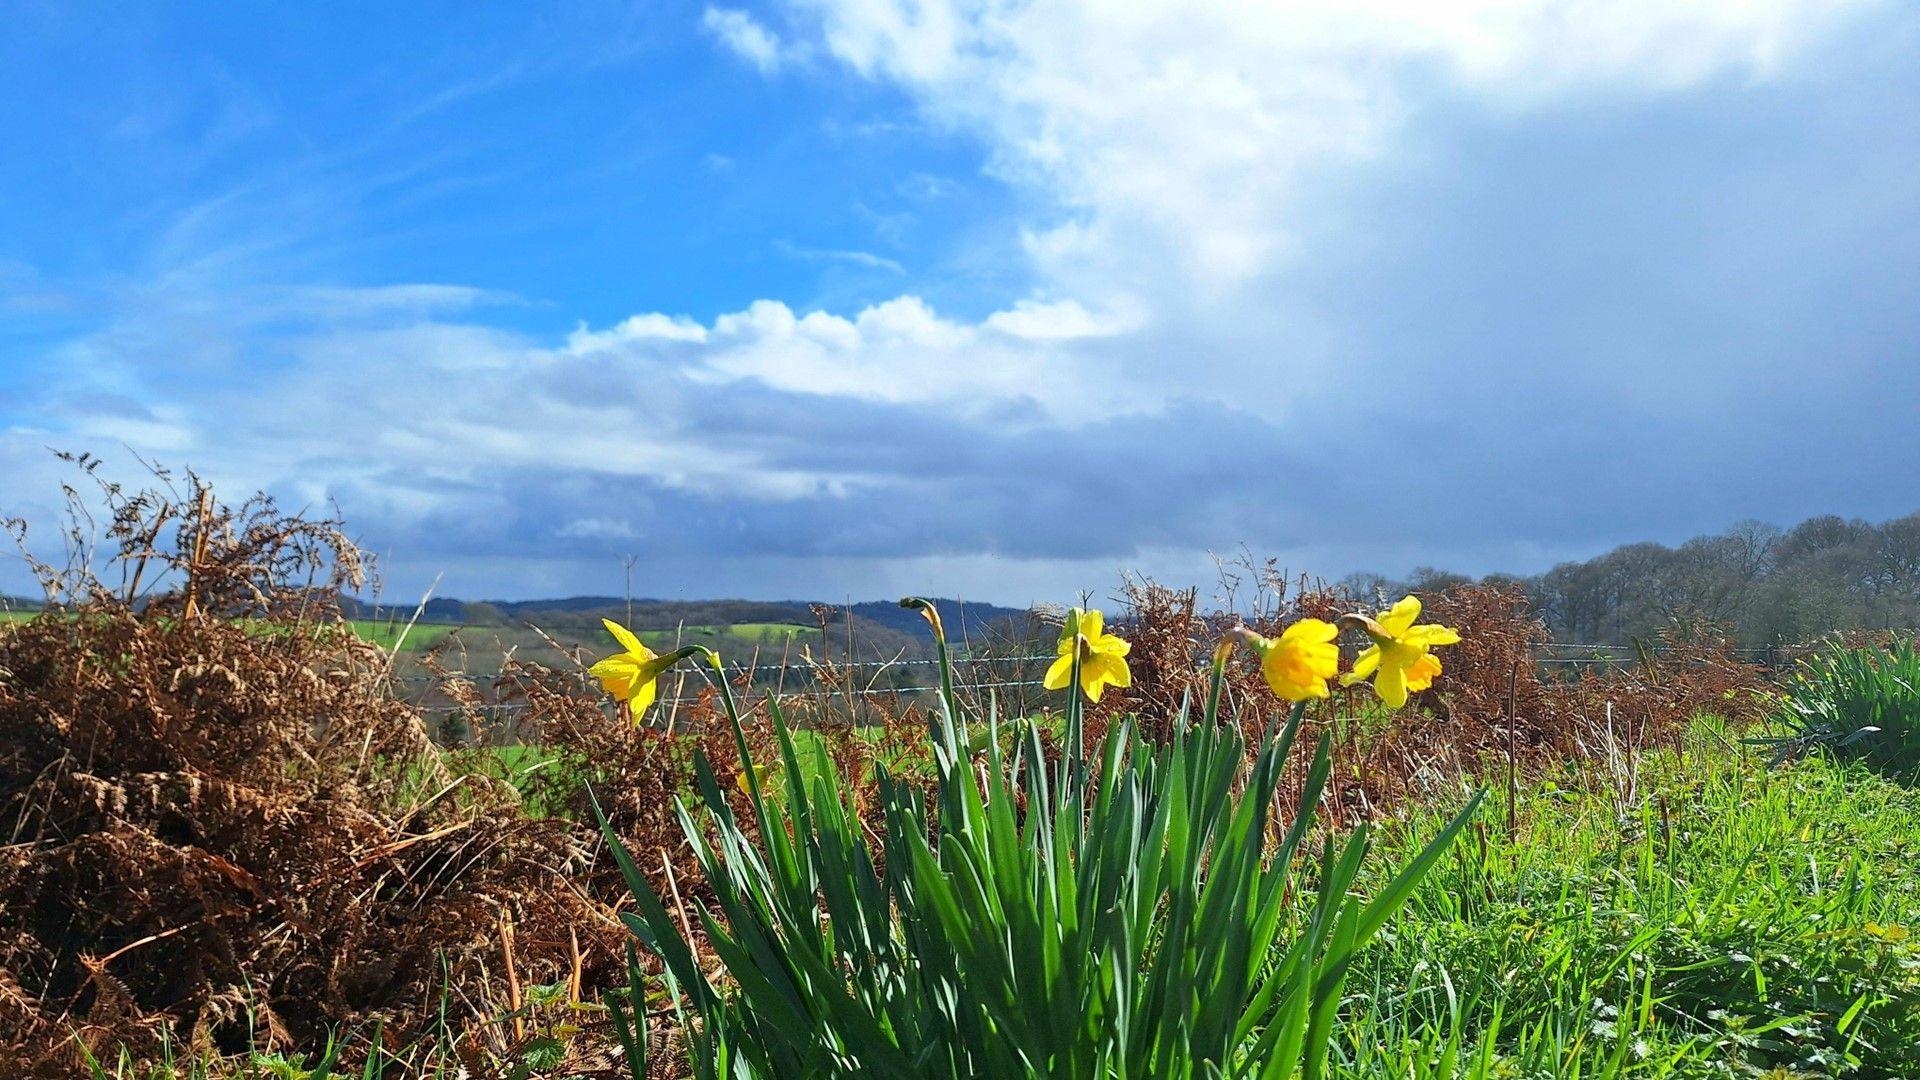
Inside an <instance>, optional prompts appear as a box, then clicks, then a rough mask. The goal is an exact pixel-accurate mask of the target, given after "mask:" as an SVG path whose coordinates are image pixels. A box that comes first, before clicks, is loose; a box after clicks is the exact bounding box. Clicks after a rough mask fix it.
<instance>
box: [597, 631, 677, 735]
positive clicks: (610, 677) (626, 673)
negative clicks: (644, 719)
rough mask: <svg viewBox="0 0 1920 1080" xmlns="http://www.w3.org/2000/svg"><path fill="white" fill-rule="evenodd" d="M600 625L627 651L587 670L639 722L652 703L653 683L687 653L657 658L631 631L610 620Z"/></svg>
mask: <svg viewBox="0 0 1920 1080" xmlns="http://www.w3.org/2000/svg"><path fill="white" fill-rule="evenodd" d="M600 622H601V624H602V625H604V626H605V627H606V628H607V633H609V634H612V635H613V639H614V640H615V641H617V642H619V643H620V647H621V648H622V649H625V650H626V651H625V652H620V653H615V654H614V655H612V656H609V657H607V658H606V659H605V660H602V661H600V662H599V663H597V664H595V665H593V666H592V667H590V668H588V669H587V671H588V673H590V674H591V675H592V676H593V677H594V678H596V679H599V680H600V685H601V686H602V687H603V688H605V689H606V691H607V693H609V694H612V695H613V696H614V697H617V698H619V699H620V700H622V701H624V702H626V703H627V708H628V709H629V710H631V711H632V713H633V718H634V719H635V720H638V719H640V714H641V713H644V712H646V711H647V706H649V705H651V704H653V698H654V694H655V693H656V690H657V687H656V680H658V679H659V678H660V673H661V672H663V671H665V670H667V668H669V667H672V666H673V664H674V663H675V662H676V661H678V660H680V659H681V658H682V657H683V656H684V655H685V654H686V652H687V651H688V650H685V649H682V650H680V652H676V653H668V654H667V655H666V656H660V655H657V654H656V653H655V652H654V651H653V650H652V649H649V648H647V646H646V644H645V643H644V642H642V641H641V640H640V639H639V638H637V637H635V636H634V634H633V631H631V630H629V629H627V628H626V627H624V626H621V625H620V624H619V623H617V622H614V621H613V620H612V619H601V620H600Z"/></svg>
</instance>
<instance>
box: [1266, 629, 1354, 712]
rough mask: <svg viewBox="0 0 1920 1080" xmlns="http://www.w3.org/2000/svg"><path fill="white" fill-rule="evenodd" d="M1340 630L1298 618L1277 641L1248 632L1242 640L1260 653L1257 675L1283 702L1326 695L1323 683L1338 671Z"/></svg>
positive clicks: (1325, 687)
mask: <svg viewBox="0 0 1920 1080" xmlns="http://www.w3.org/2000/svg"><path fill="white" fill-rule="evenodd" d="M1339 636H1340V631H1339V630H1338V629H1337V628H1336V627H1335V626H1334V625H1333V624H1332V623H1330V622H1327V621H1326V620H1324V619H1301V620H1300V621H1299V622H1297V623H1294V624H1293V625H1292V626H1289V627H1287V628H1286V630H1285V631H1284V632H1282V633H1281V635H1280V636H1279V637H1277V638H1265V637H1261V636H1259V635H1258V634H1253V633H1251V632H1249V633H1248V634H1247V635H1246V639H1247V641H1248V643H1249V644H1251V645H1252V646H1253V649H1254V651H1255V652H1257V653H1259V654H1260V674H1262V675H1264V676H1266V680H1267V685H1268V686H1270V687H1272V688H1273V692H1274V693H1275V694H1277V695H1279V696H1280V697H1281V698H1282V699H1283V700H1286V701H1305V700H1307V699H1308V698H1323V697H1326V696H1327V680H1328V679H1331V678H1333V677H1334V676H1335V675H1336V674H1338V673H1339V671H1340V646H1338V645H1336V644H1334V639H1335V638H1336V637H1339Z"/></svg>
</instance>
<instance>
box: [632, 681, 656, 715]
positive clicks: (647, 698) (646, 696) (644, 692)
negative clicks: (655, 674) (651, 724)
mask: <svg viewBox="0 0 1920 1080" xmlns="http://www.w3.org/2000/svg"><path fill="white" fill-rule="evenodd" d="M659 692H660V683H659V682H658V681H657V680H655V679H648V680H646V681H645V682H642V683H640V684H639V685H638V686H635V687H634V688H633V695H632V696H631V697H629V698H627V706H628V709H629V710H630V711H631V712H632V713H633V718H634V719H635V720H638V719H640V714H641V713H644V712H646V711H647V706H649V705H652V704H653V699H654V695H656V694H658V693H659Z"/></svg>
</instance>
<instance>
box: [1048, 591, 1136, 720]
mask: <svg viewBox="0 0 1920 1080" xmlns="http://www.w3.org/2000/svg"><path fill="white" fill-rule="evenodd" d="M1132 648H1133V646H1131V645H1128V644H1127V643H1126V642H1125V641H1123V640H1121V639H1120V638H1117V637H1114V636H1113V635H1112V634H1109V633H1107V632H1106V631H1105V630H1104V629H1102V626H1101V616H1100V613H1099V612H1098V611H1081V610H1080V609H1079V608H1074V609H1073V610H1072V611H1069V612H1067V623H1066V625H1065V626H1064V627H1062V628H1061V630H1060V657H1059V659H1057V660H1055V661H1054V662H1053V666H1052V667H1050V668H1048V669H1047V677H1046V681H1045V683H1044V685H1045V686H1046V688H1047V689H1049V690H1065V689H1066V688H1067V685H1068V684H1069V683H1071V682H1072V681H1073V663H1074V659H1075V658H1076V657H1078V659H1079V661H1080V690H1081V692H1082V693H1084V694H1086V695H1087V700H1088V701H1099V700H1100V695H1101V694H1102V693H1104V692H1105V691H1106V688H1107V687H1109V686H1132V685H1133V673H1132V672H1130V671H1128V670H1127V659H1126V657H1127V652H1128V650H1130V649H1132Z"/></svg>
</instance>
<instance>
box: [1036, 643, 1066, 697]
mask: <svg viewBox="0 0 1920 1080" xmlns="http://www.w3.org/2000/svg"><path fill="white" fill-rule="evenodd" d="M1072 681H1073V653H1071V652H1067V653H1062V654H1061V656H1060V658H1059V659H1058V660H1055V661H1054V662H1053V666H1052V667H1049V668H1048V669H1047V677H1046V678H1045V679H1043V680H1041V683H1040V685H1041V686H1044V687H1046V688H1047V689H1048V690H1065V689H1066V688H1067V684H1068V683H1070V682H1072Z"/></svg>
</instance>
